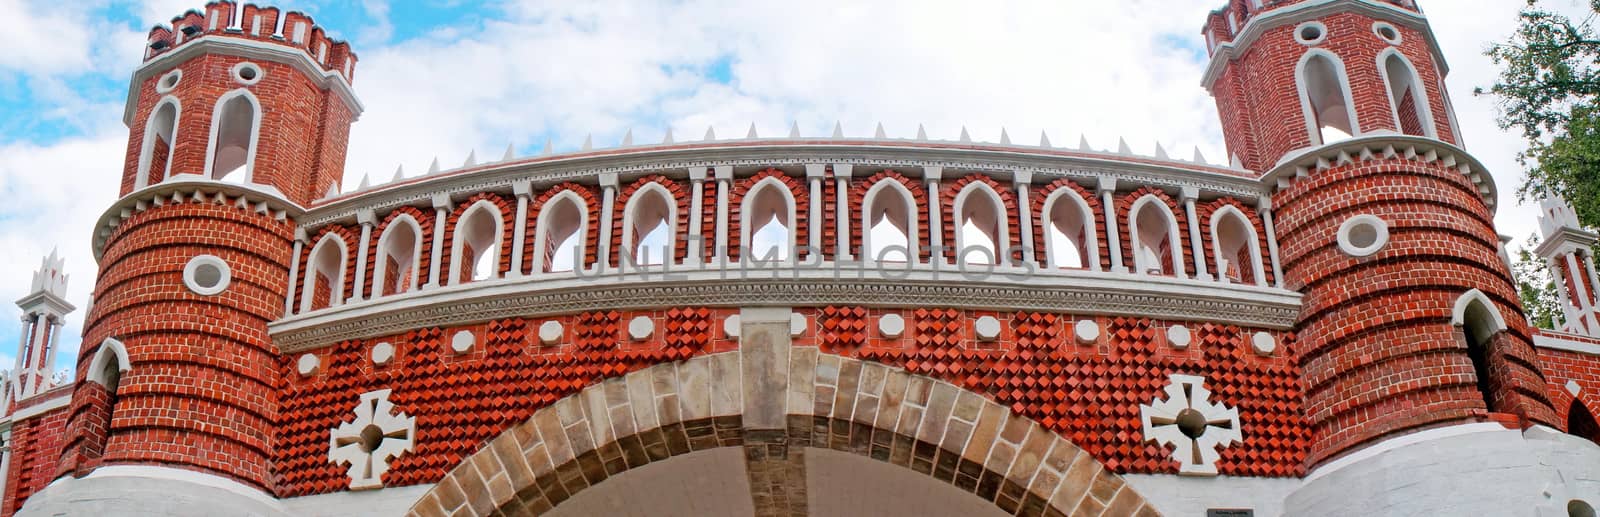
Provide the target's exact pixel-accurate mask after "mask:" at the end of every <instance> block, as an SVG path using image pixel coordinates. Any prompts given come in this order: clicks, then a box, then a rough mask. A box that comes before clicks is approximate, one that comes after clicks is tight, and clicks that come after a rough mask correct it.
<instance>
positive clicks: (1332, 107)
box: [1297, 50, 1360, 145]
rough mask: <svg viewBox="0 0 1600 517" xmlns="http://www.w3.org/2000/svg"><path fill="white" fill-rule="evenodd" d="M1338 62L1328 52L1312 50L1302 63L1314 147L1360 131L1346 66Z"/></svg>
mask: <svg viewBox="0 0 1600 517" xmlns="http://www.w3.org/2000/svg"><path fill="white" fill-rule="evenodd" d="M1338 59H1339V58H1338V57H1336V56H1334V55H1333V54H1331V53H1328V52H1327V51H1323V50H1312V51H1310V52H1307V53H1306V55H1305V57H1304V58H1301V60H1300V67H1299V70H1298V73H1297V74H1298V78H1297V79H1298V82H1299V83H1300V100H1301V105H1302V108H1303V110H1304V112H1305V117H1306V129H1308V130H1309V131H1310V132H1311V143H1312V144H1313V145H1323V144H1329V143H1333V142H1337V141H1340V140H1345V139H1348V138H1350V137H1351V136H1352V135H1355V134H1357V133H1358V132H1360V126H1359V124H1357V123H1356V115H1355V108H1354V107H1353V106H1352V105H1351V104H1352V103H1351V100H1350V89H1349V82H1348V81H1347V80H1346V79H1345V73H1344V64H1343V63H1342V62H1340V61H1339V60H1338Z"/></svg>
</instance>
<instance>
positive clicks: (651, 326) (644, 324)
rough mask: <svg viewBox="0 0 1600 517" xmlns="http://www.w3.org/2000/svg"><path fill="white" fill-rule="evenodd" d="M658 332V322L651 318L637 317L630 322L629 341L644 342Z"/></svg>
mask: <svg viewBox="0 0 1600 517" xmlns="http://www.w3.org/2000/svg"><path fill="white" fill-rule="evenodd" d="M655 331H656V321H655V320H652V319H650V317H649V316H635V317H634V318H633V319H631V320H628V339H632V340H634V341H644V340H646V339H649V338H650V334H653V333H655Z"/></svg>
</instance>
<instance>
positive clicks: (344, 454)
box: [328, 389, 417, 490]
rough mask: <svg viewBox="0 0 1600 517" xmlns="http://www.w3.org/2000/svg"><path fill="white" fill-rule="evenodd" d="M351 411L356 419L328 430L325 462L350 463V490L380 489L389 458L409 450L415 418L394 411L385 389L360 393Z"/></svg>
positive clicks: (415, 423) (414, 427) (413, 433)
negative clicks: (359, 399)
mask: <svg viewBox="0 0 1600 517" xmlns="http://www.w3.org/2000/svg"><path fill="white" fill-rule="evenodd" d="M353 412H354V413H355V414H356V418H355V420H352V421H349V422H344V423H341V424H339V426H338V427H335V428H332V429H329V430H328V461H329V462H330V463H333V464H335V465H338V464H341V463H343V464H348V465H349V466H350V467H349V469H347V470H346V471H345V474H346V475H348V476H349V477H350V489H351V490H365V489H372V488H383V473H385V472H388V471H389V461H390V460H392V459H394V458H397V457H399V456H401V455H403V454H405V453H406V452H409V451H410V450H411V447H412V438H413V437H414V436H415V435H416V430H417V422H416V419H414V418H412V417H410V416H407V415H406V414H405V413H404V412H396V411H395V407H394V404H392V403H390V402H389V390H387V389H383V390H377V391H371V392H367V393H364V394H362V395H361V401H360V402H358V403H356V407H355V408H354V410H353Z"/></svg>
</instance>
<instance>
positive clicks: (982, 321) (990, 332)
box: [972, 316, 1000, 341]
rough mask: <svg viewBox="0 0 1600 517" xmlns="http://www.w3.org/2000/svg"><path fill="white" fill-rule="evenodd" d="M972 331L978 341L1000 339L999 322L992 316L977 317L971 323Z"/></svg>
mask: <svg viewBox="0 0 1600 517" xmlns="http://www.w3.org/2000/svg"><path fill="white" fill-rule="evenodd" d="M972 331H973V333H975V334H977V336H978V341H994V340H995V339H997V338H999V337H1000V320H999V319H996V318H995V317H994V316H979V317H978V320H977V321H974V322H972Z"/></svg>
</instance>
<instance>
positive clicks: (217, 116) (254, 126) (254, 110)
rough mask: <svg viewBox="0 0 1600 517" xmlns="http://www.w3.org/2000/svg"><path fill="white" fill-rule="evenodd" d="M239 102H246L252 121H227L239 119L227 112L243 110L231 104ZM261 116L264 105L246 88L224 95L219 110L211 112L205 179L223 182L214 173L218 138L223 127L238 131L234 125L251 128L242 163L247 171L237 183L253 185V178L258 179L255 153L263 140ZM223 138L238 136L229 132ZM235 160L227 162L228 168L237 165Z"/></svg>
mask: <svg viewBox="0 0 1600 517" xmlns="http://www.w3.org/2000/svg"><path fill="white" fill-rule="evenodd" d="M236 99H242V100H243V101H244V102H246V103H247V104H248V108H249V115H250V119H249V120H245V121H241V120H239V119H237V118H232V119H225V118H224V116H225V115H236V114H237V112H235V111H229V110H228V107H229V106H240V105H239V104H233V103H232V101H234V100H236ZM261 115H262V112H261V101H259V100H257V99H256V95H255V94H254V93H250V90H247V89H244V88H240V89H237V90H234V91H231V92H228V93H225V94H222V96H221V97H218V98H217V104H216V107H215V108H213V109H212V111H211V136H210V138H209V139H208V140H207V143H206V169H205V177H206V178H208V179H213V180H219V181H220V180H222V179H223V178H218V177H216V174H217V171H216V170H215V168H216V166H217V152H218V149H217V142H218V135H219V134H221V133H222V129H223V126H224V125H229V128H230V129H237V128H236V127H235V126H233V125H232V124H247V125H248V126H249V129H248V131H249V132H250V134H249V135H248V137H249V142H250V143H249V146H248V147H246V148H245V149H244V150H243V151H242V152H243V153H244V157H243V162H242V166H243V168H244V170H243V171H242V172H243V175H241V176H239V177H238V181H237V182H238V183H250V182H251V181H252V178H253V177H254V175H255V164H256V149H258V144H259V141H260V138H261ZM223 136H236V135H233V134H232V133H231V132H230V134H228V135H223ZM235 160H237V158H234V157H230V159H229V160H228V161H225V162H224V165H227V164H229V163H231V162H232V161H235ZM222 172H224V173H227V172H231V170H225V171H222ZM231 176H232V175H231V174H229V175H228V176H225V177H231ZM229 181H230V182H231V181H233V180H229Z"/></svg>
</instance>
